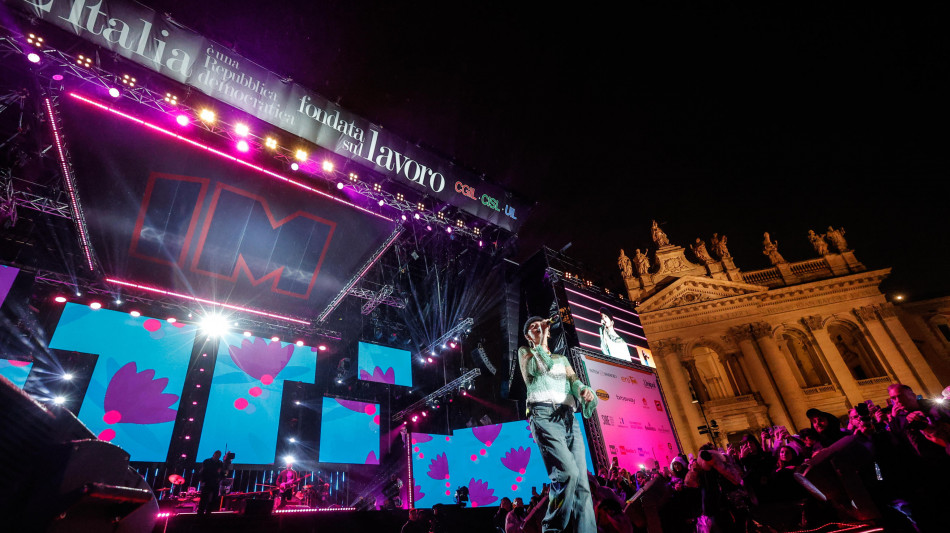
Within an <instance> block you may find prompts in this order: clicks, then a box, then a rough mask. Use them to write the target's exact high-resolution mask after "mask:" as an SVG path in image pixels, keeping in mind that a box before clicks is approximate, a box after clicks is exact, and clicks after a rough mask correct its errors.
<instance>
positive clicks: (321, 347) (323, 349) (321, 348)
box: [317, 344, 327, 352]
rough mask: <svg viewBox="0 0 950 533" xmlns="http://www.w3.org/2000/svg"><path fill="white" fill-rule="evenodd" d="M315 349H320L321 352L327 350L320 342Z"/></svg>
mask: <svg viewBox="0 0 950 533" xmlns="http://www.w3.org/2000/svg"><path fill="white" fill-rule="evenodd" d="M317 349H318V350H320V351H321V352H325V351H327V347H326V345H323V344H321V345H320V346H317Z"/></svg>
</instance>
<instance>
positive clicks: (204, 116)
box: [198, 109, 217, 124]
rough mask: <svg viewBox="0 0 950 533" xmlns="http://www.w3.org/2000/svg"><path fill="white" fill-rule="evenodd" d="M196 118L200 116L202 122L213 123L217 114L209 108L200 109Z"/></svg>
mask: <svg viewBox="0 0 950 533" xmlns="http://www.w3.org/2000/svg"><path fill="white" fill-rule="evenodd" d="M198 118H200V119H201V120H202V122H207V123H208V124H214V121H215V119H216V118H217V116H216V115H215V114H214V111H212V110H210V109H202V110H201V111H200V112H199V113H198Z"/></svg>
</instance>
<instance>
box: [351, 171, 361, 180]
mask: <svg viewBox="0 0 950 533" xmlns="http://www.w3.org/2000/svg"><path fill="white" fill-rule="evenodd" d="M359 179H360V177H359V176H357V175H356V172H350V181H352V182H356V181H359Z"/></svg>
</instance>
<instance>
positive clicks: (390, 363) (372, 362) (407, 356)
mask: <svg viewBox="0 0 950 533" xmlns="http://www.w3.org/2000/svg"><path fill="white" fill-rule="evenodd" d="M359 369H360V370H359V376H360V379H362V380H364V381H375V382H378V383H388V384H390V385H405V386H407V387H411V386H412V353H410V352H409V351H407V350H398V349H396V348H390V347H388V346H380V345H379V344H369V343H367V342H361V343H360V345H359Z"/></svg>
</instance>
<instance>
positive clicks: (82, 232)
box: [43, 98, 95, 270]
mask: <svg viewBox="0 0 950 533" xmlns="http://www.w3.org/2000/svg"><path fill="white" fill-rule="evenodd" d="M43 103H44V104H45V105H46V113H47V115H48V116H49V123H50V126H51V127H52V130H53V140H54V141H56V153H57V154H59V164H60V167H61V168H62V169H63V179H64V180H66V190H67V191H68V192H69V204H70V205H71V206H72V208H73V217H75V221H76V226H77V227H78V228H79V239H80V240H81V241H82V252H83V255H85V256H86V264H87V265H89V270H95V268H93V266H92V254H91V253H90V252H89V237H88V236H87V235H86V227H85V225H84V224H83V220H82V215H81V213H80V212H79V200H78V199H77V197H76V189H75V188H74V187H73V180H72V175H71V174H70V173H69V166H67V165H66V153H65V152H63V140H62V139H61V138H60V136H59V128H57V127H56V115H54V114H53V104H52V102H50V100H49V98H44V99H43Z"/></svg>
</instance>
